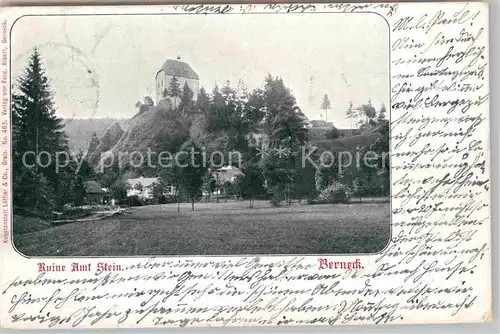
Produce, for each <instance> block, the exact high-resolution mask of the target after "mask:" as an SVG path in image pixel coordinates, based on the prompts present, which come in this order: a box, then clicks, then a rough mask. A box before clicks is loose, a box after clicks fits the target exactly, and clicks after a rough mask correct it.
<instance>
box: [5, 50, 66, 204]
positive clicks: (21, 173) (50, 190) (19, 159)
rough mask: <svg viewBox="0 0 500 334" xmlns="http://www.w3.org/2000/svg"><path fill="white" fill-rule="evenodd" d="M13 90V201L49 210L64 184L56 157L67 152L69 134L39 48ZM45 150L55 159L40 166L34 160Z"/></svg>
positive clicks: (43, 160) (43, 162)
mask: <svg viewBox="0 0 500 334" xmlns="http://www.w3.org/2000/svg"><path fill="white" fill-rule="evenodd" d="M14 91H15V93H14V94H13V105H12V124H13V162H14V175H13V176H14V180H13V187H14V204H15V205H20V206H31V205H35V206H39V207H43V208H44V209H50V208H51V205H52V203H53V202H54V200H53V198H54V192H56V191H57V187H58V185H59V184H61V183H62V180H58V175H56V171H55V168H54V159H53V158H54V157H55V154H56V152H61V151H67V150H68V147H67V137H66V134H65V133H64V131H63V127H64V125H63V123H62V119H60V118H58V117H57V116H56V115H55V112H56V108H55V105H54V101H53V96H52V92H51V89H50V86H49V80H48V78H47V76H46V74H45V71H44V69H43V67H42V59H41V55H40V53H39V52H38V50H37V49H35V50H34V52H33V54H32V55H31V57H30V59H29V62H28V66H27V68H26V69H25V71H24V74H23V75H22V76H21V77H20V78H19V79H18V82H17V85H16V86H15V88H14ZM42 151H44V152H47V153H48V155H46V154H44V156H50V157H51V158H52V159H51V160H52V163H51V164H48V161H45V159H42V161H41V162H42V164H44V165H45V164H47V165H48V166H47V167H40V166H39V164H37V163H35V157H36V156H38V154H39V153H40V152H42ZM27 152H33V153H34V154H30V155H27V157H28V159H25V161H24V162H23V155H24V154H25V153H27ZM29 158H31V159H29ZM26 190H27V191H26ZM23 194H24V195H23ZM42 203H43V204H42ZM49 204H50V205H49Z"/></svg>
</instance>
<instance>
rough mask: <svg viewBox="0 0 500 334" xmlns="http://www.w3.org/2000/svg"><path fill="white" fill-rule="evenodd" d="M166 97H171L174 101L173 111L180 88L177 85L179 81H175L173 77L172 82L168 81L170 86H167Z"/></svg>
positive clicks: (175, 78)
mask: <svg viewBox="0 0 500 334" xmlns="http://www.w3.org/2000/svg"><path fill="white" fill-rule="evenodd" d="M168 95H169V96H170V97H172V100H173V101H174V109H175V108H176V107H177V103H176V101H177V99H178V98H179V97H180V96H181V88H180V85H179V81H178V80H177V77H175V76H173V77H172V80H170V84H169V86H168Z"/></svg>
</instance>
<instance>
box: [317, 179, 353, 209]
mask: <svg viewBox="0 0 500 334" xmlns="http://www.w3.org/2000/svg"><path fill="white" fill-rule="evenodd" d="M351 193H352V192H351V190H350V189H349V187H348V186H347V185H345V184H343V183H340V182H336V181H335V182H333V183H332V184H331V185H329V186H328V187H326V188H325V189H324V190H323V191H321V193H320V194H319V196H318V199H319V200H320V201H321V202H324V203H331V204H334V203H347V202H349V197H350V196H351Z"/></svg>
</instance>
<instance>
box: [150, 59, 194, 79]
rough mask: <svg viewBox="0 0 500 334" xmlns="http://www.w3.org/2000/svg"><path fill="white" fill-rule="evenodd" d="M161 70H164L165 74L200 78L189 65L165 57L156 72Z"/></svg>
mask: <svg viewBox="0 0 500 334" xmlns="http://www.w3.org/2000/svg"><path fill="white" fill-rule="evenodd" d="M161 71H163V72H165V74H166V75H171V76H176V77H180V78H187V79H195V80H200V77H199V76H198V74H197V73H196V72H195V71H194V70H193V69H192V68H191V66H189V64H188V63H185V62H183V61H180V60H173V59H167V60H166V61H165V63H163V65H162V66H161V68H160V69H159V70H158V72H157V73H156V74H157V75H158V73H160V72H161Z"/></svg>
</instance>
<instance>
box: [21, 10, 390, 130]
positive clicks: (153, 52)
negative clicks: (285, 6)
mask: <svg viewBox="0 0 500 334" xmlns="http://www.w3.org/2000/svg"><path fill="white" fill-rule="evenodd" d="M12 41H13V43H12V75H13V76H14V77H17V76H19V75H21V74H22V72H23V70H24V68H25V67H26V64H27V60H28V56H29V55H30V53H31V52H32V50H33V48H34V47H38V49H39V51H40V53H41V55H42V59H43V65H44V68H45V69H46V73H47V76H48V77H49V79H50V82H51V87H52V89H53V91H54V96H55V97H54V100H55V103H56V105H57V114H58V116H60V117H65V118H72V117H75V118H106V117H109V118H129V117H132V116H133V115H134V114H135V113H136V112H137V110H136V108H135V103H136V102H137V101H139V100H142V99H143V97H144V96H146V95H151V96H154V95H155V91H154V87H155V86H154V85H155V82H154V80H155V75H156V72H157V71H158V70H159V69H160V66H161V65H162V63H163V62H164V61H165V60H166V59H167V58H170V59H176V58H177V57H178V56H180V57H181V59H182V61H185V62H187V63H188V64H189V65H190V66H191V67H192V68H193V69H194V70H195V71H196V72H197V73H198V75H199V77H200V84H201V86H203V87H205V89H206V90H207V91H212V89H213V87H214V85H215V84H216V83H217V84H218V85H219V86H222V85H223V84H224V83H225V82H226V81H227V80H229V81H230V82H231V83H233V84H234V86H236V83H237V82H238V80H240V79H241V80H243V82H244V83H245V84H246V85H247V87H248V88H249V89H254V88H258V87H262V86H263V83H264V78H265V77H266V76H267V74H268V73H271V74H272V75H274V76H281V77H282V78H283V80H284V82H285V85H287V86H288V87H289V88H290V89H291V90H292V92H293V93H294V95H295V97H296V99H297V103H298V105H299V107H300V108H301V109H302V110H303V112H304V113H305V114H306V115H307V116H308V117H309V119H320V105H321V100H322V98H323V96H324V95H325V94H328V95H329V98H330V101H331V105H332V109H331V110H330V111H329V112H328V120H329V121H332V122H333V123H334V124H335V125H336V126H337V127H339V128H346V127H349V126H350V124H349V123H350V122H349V121H348V120H346V119H345V110H346V109H347V108H348V106H349V101H353V103H354V105H360V104H362V103H366V102H367V101H368V100H369V99H371V101H372V103H373V105H374V106H376V107H377V108H378V107H379V106H380V105H381V104H385V105H386V106H387V105H388V104H389V29H388V26H387V24H386V22H385V21H384V20H383V19H382V18H381V17H380V16H378V15H376V14H370V13H366V14H365V13H351V14H335V13H333V14H326V13H322V14H286V15H285V14H274V15H270V14H252V15H249V14H247V15H147V16H145V15H143V16H139V15H126V16H124V15H122V16H118V15H106V16H104V15H103V16H45V17H43V16H31V17H30V16H28V17H23V18H21V19H20V20H18V21H17V23H16V24H15V25H14V28H13V31H12Z"/></svg>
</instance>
